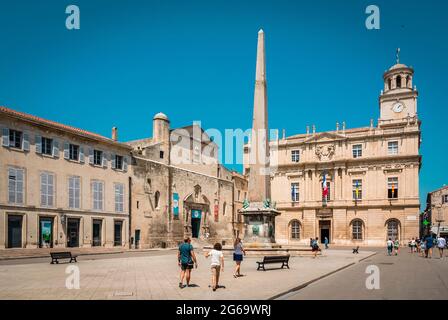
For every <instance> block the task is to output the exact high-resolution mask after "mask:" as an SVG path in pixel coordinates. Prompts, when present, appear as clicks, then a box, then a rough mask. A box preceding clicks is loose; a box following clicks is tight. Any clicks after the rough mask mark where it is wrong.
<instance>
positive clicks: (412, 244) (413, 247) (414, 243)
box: [410, 238, 417, 253]
mask: <svg viewBox="0 0 448 320" xmlns="http://www.w3.org/2000/svg"><path fill="white" fill-rule="evenodd" d="M410 244H411V253H414V252H415V250H416V246H417V244H416V242H415V239H414V238H412V240H411V242H410Z"/></svg>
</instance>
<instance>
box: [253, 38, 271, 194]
mask: <svg viewBox="0 0 448 320" xmlns="http://www.w3.org/2000/svg"><path fill="white" fill-rule="evenodd" d="M249 172H250V175H249V201H250V202H263V201H265V200H266V199H270V198H271V180H270V175H269V139H268V101H267V90H266V60H265V47H264V32H263V30H260V31H258V45H257V64H256V72H255V93H254V112H253V119H252V133H251V142H250V157H249Z"/></svg>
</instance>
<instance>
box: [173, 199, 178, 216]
mask: <svg viewBox="0 0 448 320" xmlns="http://www.w3.org/2000/svg"><path fill="white" fill-rule="evenodd" d="M173 215H174V216H175V217H178V216H179V194H178V193H173Z"/></svg>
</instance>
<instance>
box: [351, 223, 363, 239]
mask: <svg viewBox="0 0 448 320" xmlns="http://www.w3.org/2000/svg"><path fill="white" fill-rule="evenodd" d="M362 226H363V224H362V221H361V220H353V222H352V238H353V240H362V236H363V235H362Z"/></svg>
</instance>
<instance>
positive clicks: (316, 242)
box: [311, 237, 319, 258]
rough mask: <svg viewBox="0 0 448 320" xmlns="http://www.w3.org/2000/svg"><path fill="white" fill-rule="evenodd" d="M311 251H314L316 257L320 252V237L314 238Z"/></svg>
mask: <svg viewBox="0 0 448 320" xmlns="http://www.w3.org/2000/svg"><path fill="white" fill-rule="evenodd" d="M311 251H312V252H313V253H314V258H316V257H317V253H318V252H319V238H318V237H316V239H314V240H313V241H312V244H311Z"/></svg>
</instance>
